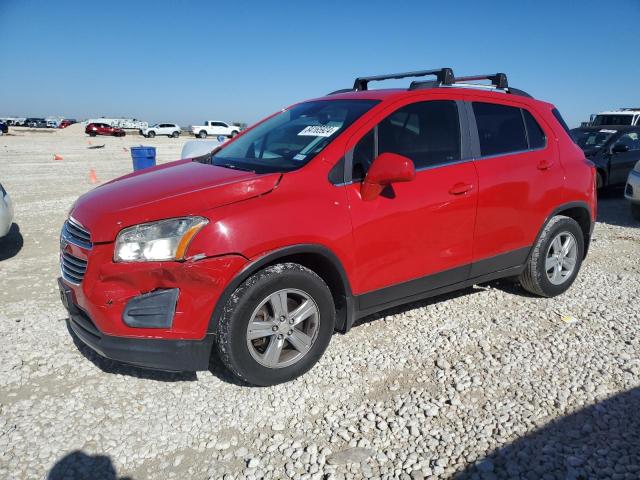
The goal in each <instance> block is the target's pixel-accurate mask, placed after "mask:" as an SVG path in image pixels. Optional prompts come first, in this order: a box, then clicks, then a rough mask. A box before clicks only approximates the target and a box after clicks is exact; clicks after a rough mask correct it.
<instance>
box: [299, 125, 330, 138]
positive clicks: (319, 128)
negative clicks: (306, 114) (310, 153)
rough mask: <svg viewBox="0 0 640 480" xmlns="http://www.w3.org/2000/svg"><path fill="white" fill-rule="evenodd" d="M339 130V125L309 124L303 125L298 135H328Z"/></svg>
mask: <svg viewBox="0 0 640 480" xmlns="http://www.w3.org/2000/svg"><path fill="white" fill-rule="evenodd" d="M338 130H340V127H329V126H324V125H309V126H308V127H305V128H304V129H303V130H302V131H301V132H300V133H299V134H298V136H300V135H302V136H304V137H330V136H331V135H333V134H334V133H336V132H337V131H338Z"/></svg>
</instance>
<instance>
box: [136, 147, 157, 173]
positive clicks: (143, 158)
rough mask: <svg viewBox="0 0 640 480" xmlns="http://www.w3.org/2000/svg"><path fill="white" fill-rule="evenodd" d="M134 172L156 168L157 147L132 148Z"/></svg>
mask: <svg viewBox="0 0 640 480" xmlns="http://www.w3.org/2000/svg"><path fill="white" fill-rule="evenodd" d="M131 159H132V160H133V171H134V172H136V171H138V170H144V169H145V168H149V167H155V166H156V147H143V146H139V147H131Z"/></svg>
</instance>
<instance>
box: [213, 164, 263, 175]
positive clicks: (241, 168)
mask: <svg viewBox="0 0 640 480" xmlns="http://www.w3.org/2000/svg"><path fill="white" fill-rule="evenodd" d="M214 165H215V166H216V167H224V168H230V169H231V170H242V171H243V172H252V173H256V171H255V170H252V169H251V168H245V167H239V166H237V165H234V164H233V163H214Z"/></svg>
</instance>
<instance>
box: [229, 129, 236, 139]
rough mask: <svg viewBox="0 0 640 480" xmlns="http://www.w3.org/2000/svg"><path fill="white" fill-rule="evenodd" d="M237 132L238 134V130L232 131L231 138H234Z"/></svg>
mask: <svg viewBox="0 0 640 480" xmlns="http://www.w3.org/2000/svg"><path fill="white" fill-rule="evenodd" d="M237 134H238V132H237V131H235V130H234V131H233V132H231V135H229V136H230V137H231V138H233V137H235V136H236V135H237Z"/></svg>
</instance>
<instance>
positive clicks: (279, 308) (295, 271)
mask: <svg viewBox="0 0 640 480" xmlns="http://www.w3.org/2000/svg"><path fill="white" fill-rule="evenodd" d="M334 323H335V308H334V304H333V298H332V296H331V292H330V290H329V288H328V287H327V285H326V284H325V282H324V281H323V280H322V279H321V278H320V277H319V276H318V275H316V274H315V273H314V272H313V271H311V270H309V269H308V268H305V267H303V266H302V265H298V264H295V263H283V264H279V265H274V266H271V267H267V268H265V269H264V270H261V271H260V272H258V273H256V274H255V275H253V276H251V277H249V278H248V279H247V280H246V281H245V282H244V283H242V285H240V286H239V287H238V288H237V289H236V291H235V292H234V293H233V294H232V295H231V297H230V298H229V300H228V302H227V304H226V305H225V307H224V311H223V314H222V318H221V319H220V321H219V324H218V327H217V328H218V330H217V335H216V338H217V350H218V354H219V356H220V358H221V360H222V361H223V362H224V364H225V365H226V366H227V368H228V369H229V370H231V372H233V373H234V374H235V375H236V376H237V377H239V378H241V379H242V380H244V381H246V382H248V383H251V384H254V385H260V386H267V385H275V384H278V383H282V382H286V381H289V380H292V379H294V378H296V377H298V376H300V375H302V374H304V373H305V372H307V371H308V370H309V369H310V368H311V367H313V365H315V363H316V362H317V361H318V359H319V358H320V357H321V356H322V354H323V353H324V351H325V349H326V348H327V345H328V344H329V341H330V340H331V335H332V334H333V328H334Z"/></svg>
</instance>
